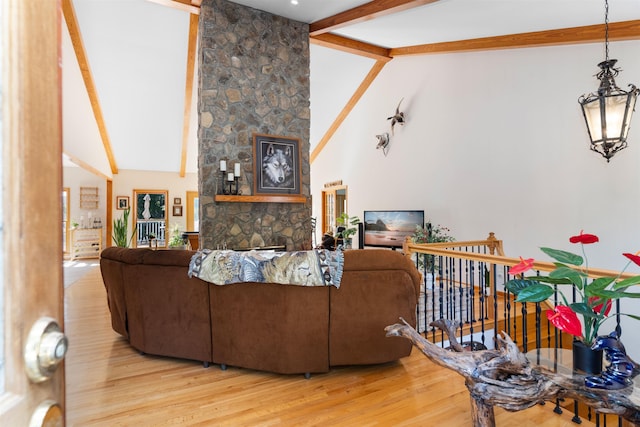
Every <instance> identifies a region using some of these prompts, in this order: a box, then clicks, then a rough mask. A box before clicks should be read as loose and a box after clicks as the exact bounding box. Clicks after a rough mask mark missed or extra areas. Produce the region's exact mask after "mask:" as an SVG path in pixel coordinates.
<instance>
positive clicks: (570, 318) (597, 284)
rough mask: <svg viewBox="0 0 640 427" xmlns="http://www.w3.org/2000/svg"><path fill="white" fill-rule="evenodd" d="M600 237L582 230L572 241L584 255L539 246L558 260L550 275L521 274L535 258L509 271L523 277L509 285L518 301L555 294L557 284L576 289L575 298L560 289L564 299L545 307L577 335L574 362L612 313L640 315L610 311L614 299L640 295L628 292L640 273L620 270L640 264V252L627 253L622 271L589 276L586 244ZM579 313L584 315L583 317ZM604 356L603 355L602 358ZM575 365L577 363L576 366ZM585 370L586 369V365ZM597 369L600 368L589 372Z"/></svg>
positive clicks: (558, 323) (639, 280) (559, 325)
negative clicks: (629, 273)
mask: <svg viewBox="0 0 640 427" xmlns="http://www.w3.org/2000/svg"><path fill="white" fill-rule="evenodd" d="M598 241H599V238H598V236H596V235H593V234H585V233H582V232H580V234H579V235H577V236H573V237H571V238H570V239H569V242H571V243H573V244H577V243H579V244H580V247H581V251H582V255H583V256H580V255H578V254H574V253H571V252H567V251H562V250H558V249H552V248H546V247H542V248H540V250H542V252H544V253H545V254H547V255H549V256H550V257H551V258H553V259H554V260H555V262H554V264H555V266H556V269H555V270H553V271H551V272H550V273H549V275H547V276H543V275H533V276H528V277H524V276H522V274H523V273H524V272H526V271H529V270H531V269H533V268H534V260H533V258H529V259H522V258H520V259H521V262H520V263H519V264H516V265H514V266H513V267H511V269H510V270H509V274H510V275H514V276H518V275H520V276H521V277H520V278H516V279H512V280H509V281H508V282H507V283H505V286H506V288H507V289H508V290H509V291H510V292H512V293H513V294H515V295H517V298H516V301H518V302H542V301H546V300H547V299H549V298H550V297H551V296H553V295H555V294H556V287H557V286H558V285H569V286H571V287H573V289H574V292H575V293H574V295H575V297H574V298H572V302H570V301H569V300H567V297H566V296H565V294H564V293H562V292H558V293H557V294H558V295H559V298H560V299H561V303H558V304H556V305H555V307H554V308H552V309H550V310H547V311H546V317H547V319H548V320H549V322H551V323H552V324H553V325H554V326H555V327H556V328H558V329H559V330H561V331H562V332H566V333H568V334H570V335H573V336H574V342H573V343H574V345H573V348H574V365H575V363H576V359H575V355H576V354H578V353H580V354H582V353H585V352H586V351H585V350H589V349H590V348H591V346H592V345H593V343H594V342H595V340H596V338H597V337H598V335H599V334H600V327H601V326H602V324H603V323H604V322H605V321H606V320H607V319H609V318H610V317H615V316H617V315H626V316H629V317H632V318H634V319H636V320H640V317H638V316H634V315H632V314H628V313H617V314H616V313H614V314H611V315H609V312H610V310H611V307H612V304H613V302H617V301H619V300H620V299H622V298H640V293H635V292H629V291H628V290H629V288H630V287H632V286H634V285H637V284H638V283H640V275H638V276H633V277H629V278H627V279H622V278H621V274H622V272H624V271H625V270H626V269H627V267H628V266H629V265H630V264H631V263H632V262H633V263H634V264H636V265H638V266H640V256H638V255H637V254H630V253H624V254H623V255H624V256H625V257H626V258H627V259H628V260H629V261H628V262H627V264H626V265H625V267H624V269H623V270H622V272H620V273H617V274H616V275H600V277H597V278H595V279H591V278H589V263H588V262H587V257H586V253H585V250H584V245H586V244H592V243H596V242H598ZM578 316H580V317H581V318H582V319H580V318H579V317H578ZM601 361H602V358H601V356H600V362H601ZM574 367H575V366H574ZM583 370H584V369H583ZM587 372H589V371H587ZM589 373H598V372H589Z"/></svg>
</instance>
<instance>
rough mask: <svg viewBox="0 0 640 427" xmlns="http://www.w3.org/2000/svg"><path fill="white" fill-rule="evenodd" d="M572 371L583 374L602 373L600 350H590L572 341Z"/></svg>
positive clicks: (580, 342) (581, 343)
mask: <svg viewBox="0 0 640 427" xmlns="http://www.w3.org/2000/svg"><path fill="white" fill-rule="evenodd" d="M573 371H574V372H579V373H585V374H599V373H600V372H602V350H592V349H591V346H589V345H587V344H585V343H583V342H582V341H577V340H576V341H573Z"/></svg>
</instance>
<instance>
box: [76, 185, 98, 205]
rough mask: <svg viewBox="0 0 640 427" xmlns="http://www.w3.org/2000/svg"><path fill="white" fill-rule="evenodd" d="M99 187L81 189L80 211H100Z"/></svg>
mask: <svg viewBox="0 0 640 427" xmlns="http://www.w3.org/2000/svg"><path fill="white" fill-rule="evenodd" d="M99 200H100V199H99V198H98V187H80V209H89V210H94V209H98V202H99Z"/></svg>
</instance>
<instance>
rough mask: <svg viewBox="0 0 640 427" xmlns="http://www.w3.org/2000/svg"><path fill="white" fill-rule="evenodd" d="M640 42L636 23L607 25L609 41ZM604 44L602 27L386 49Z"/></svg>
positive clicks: (417, 51) (412, 51) (398, 52)
mask: <svg viewBox="0 0 640 427" xmlns="http://www.w3.org/2000/svg"><path fill="white" fill-rule="evenodd" d="M638 39H640V20H635V21H622V22H611V23H609V40H610V41H620V40H638ZM596 42H604V24H598V25H588V26H584V27H572V28H562V29H559V30H547V31H535V32H530V33H521V34H509V35H506V36H496V37H484V38H479V39H469V40H459V41H452V42H442V43H431V44H422V45H416V46H406V47H399V48H392V49H390V55H391V56H392V57H396V56H403V55H427V54H435V53H453V52H471V51H480V50H496V49H515V48H527V47H541V46H557V45H568V44H580V43H596Z"/></svg>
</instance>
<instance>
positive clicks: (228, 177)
mask: <svg viewBox="0 0 640 427" xmlns="http://www.w3.org/2000/svg"><path fill="white" fill-rule="evenodd" d="M227 181H233V172H229V175H227Z"/></svg>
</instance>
